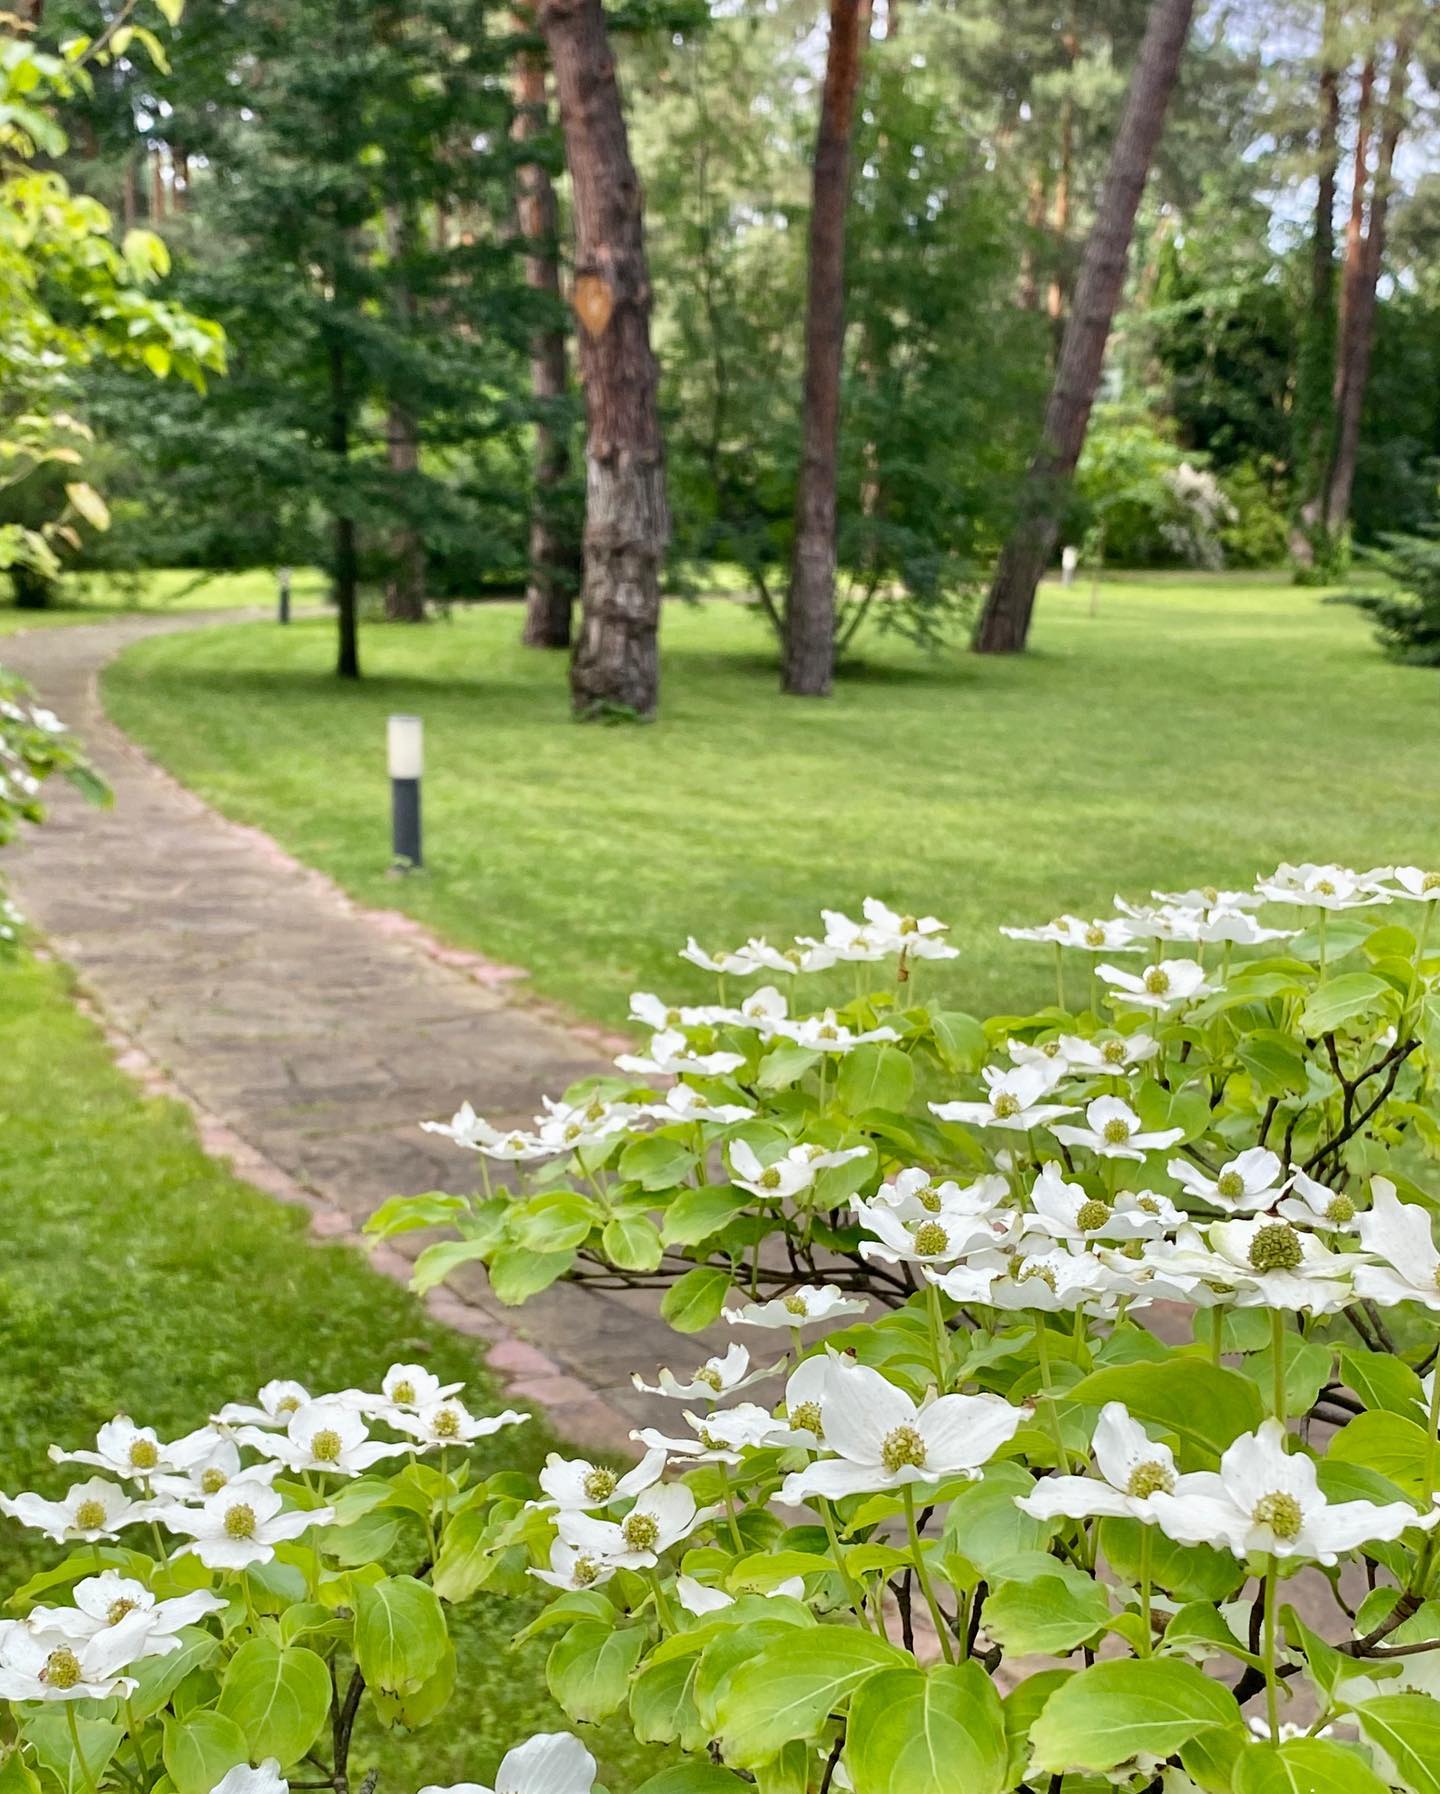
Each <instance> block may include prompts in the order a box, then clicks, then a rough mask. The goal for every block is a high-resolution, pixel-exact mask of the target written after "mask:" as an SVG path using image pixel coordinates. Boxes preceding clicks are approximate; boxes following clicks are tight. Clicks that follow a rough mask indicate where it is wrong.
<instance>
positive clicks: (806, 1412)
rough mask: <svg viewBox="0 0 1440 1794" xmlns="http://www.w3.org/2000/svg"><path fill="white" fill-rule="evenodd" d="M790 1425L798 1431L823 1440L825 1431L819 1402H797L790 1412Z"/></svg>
mask: <svg viewBox="0 0 1440 1794" xmlns="http://www.w3.org/2000/svg"><path fill="white" fill-rule="evenodd" d="M790 1424H791V1426H792V1427H795V1428H796V1429H797V1430H798V1431H802V1432H806V1433H814V1435H815V1437H816V1438H817V1439H823V1438H824V1436H825V1429H824V1428H823V1427H822V1425H821V1424H820V1404H819V1402H797V1403H796V1405H795V1406H794V1407H793V1408H792V1409H791V1410H790Z"/></svg>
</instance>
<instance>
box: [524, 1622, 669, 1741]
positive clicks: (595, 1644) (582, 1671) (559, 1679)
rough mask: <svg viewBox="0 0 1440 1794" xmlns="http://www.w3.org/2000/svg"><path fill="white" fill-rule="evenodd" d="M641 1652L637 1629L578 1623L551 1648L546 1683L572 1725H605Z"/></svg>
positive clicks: (640, 1631)
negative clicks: (571, 1721)
mask: <svg viewBox="0 0 1440 1794" xmlns="http://www.w3.org/2000/svg"><path fill="white" fill-rule="evenodd" d="M644 1648H645V1633H644V1630H643V1629H642V1628H641V1627H639V1626H607V1625H594V1624H592V1623H591V1622H590V1621H589V1620H582V1621H581V1622H580V1624H579V1625H577V1626H572V1627H571V1628H570V1630H569V1631H568V1632H567V1633H566V1634H565V1636H564V1638H562V1639H560V1640H559V1641H558V1642H557V1643H556V1644H554V1645H553V1646H552V1647H551V1650H550V1655H549V1657H548V1658H547V1659H546V1660H545V1680H546V1682H547V1683H548V1684H549V1687H550V1692H551V1694H553V1695H554V1696H555V1699H556V1700H557V1701H558V1702H559V1703H560V1705H561V1706H562V1707H563V1708H564V1709H565V1711H566V1712H567V1713H568V1714H569V1715H570V1717H571V1719H573V1720H576V1721H578V1722H580V1723H582V1724H594V1723H595V1722H596V1721H597V1720H601V1719H608V1718H609V1717H610V1715H611V1714H612V1713H613V1712H615V1711H616V1709H617V1708H618V1707H619V1706H620V1704H621V1702H622V1701H623V1700H624V1699H625V1694H626V1691H627V1689H628V1688H629V1685H630V1675H631V1672H632V1671H633V1670H634V1668H635V1665H636V1664H637V1663H638V1662H639V1661H640V1653H641V1651H643V1650H644Z"/></svg>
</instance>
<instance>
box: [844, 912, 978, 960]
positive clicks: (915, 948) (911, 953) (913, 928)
mask: <svg viewBox="0 0 1440 1794" xmlns="http://www.w3.org/2000/svg"><path fill="white" fill-rule="evenodd" d="M860 907H861V910H862V912H863V913H864V916H865V927H864V932H865V935H866V937H867V939H869V940H871V941H878V942H880V943H882V944H883V945H884V947H885V948H886V950H887V952H890V953H903V954H904V955H905V957H906V958H907V959H958V958H959V957H960V949H959V948H958V947H951V946H949V945H947V943H946V942H945V941H943V940H942V939H941V938H940V937H941V936H942V935H943V934H946V933H947V932H948V931H949V924H948V923H947V922H942V921H940V919H939V918H938V917H937V916H910V915H902V914H901V913H900V912H899V911H898V910H893V909H891V908H890V907H889V905H888V904H885V903H881V901H880V900H879V898H878V897H867V898H866V899H865V901H864V902H863V903H862V904H861V906H860ZM851 926H853V924H852V925H851Z"/></svg>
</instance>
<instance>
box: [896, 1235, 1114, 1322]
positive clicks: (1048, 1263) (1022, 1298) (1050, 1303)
mask: <svg viewBox="0 0 1440 1794" xmlns="http://www.w3.org/2000/svg"><path fill="white" fill-rule="evenodd" d="M1125 1262H1126V1261H1116V1263H1115V1264H1114V1265H1112V1264H1110V1263H1108V1262H1107V1261H1106V1260H1104V1259H1102V1258H1100V1257H1099V1256H1098V1255H1097V1254H1096V1253H1095V1252H1091V1251H1087V1250H1086V1249H1085V1248H1084V1247H1083V1246H1078V1245H1075V1244H1073V1243H1069V1242H1062V1243H1057V1244H1055V1245H1053V1246H1051V1247H1049V1249H1048V1250H1045V1251H1035V1250H1033V1249H1031V1250H1025V1249H1023V1248H1022V1250H1021V1251H1019V1252H1017V1253H1015V1254H1013V1255H1012V1256H1011V1258H1010V1259H1009V1261H1008V1263H1007V1264H1006V1265H1005V1266H1004V1267H1003V1270H1004V1274H1003V1275H1001V1276H997V1277H996V1278H995V1279H994V1280H993V1282H991V1284H990V1289H989V1293H988V1295H986V1296H983V1297H967V1296H965V1295H964V1294H963V1293H962V1289H963V1284H962V1277H963V1273H964V1272H966V1271H976V1270H978V1269H979V1268H980V1267H979V1264H978V1261H976V1260H974V1259H972V1260H971V1261H970V1262H969V1264H967V1265H964V1266H960V1267H958V1270H957V1272H955V1273H951V1274H950V1275H949V1276H946V1277H937V1276H935V1274H934V1273H933V1272H931V1271H927V1272H926V1276H928V1277H930V1278H931V1280H932V1281H933V1282H935V1283H938V1284H939V1286H940V1288H941V1289H942V1290H944V1291H945V1293H946V1294H947V1295H949V1296H953V1297H954V1298H955V1299H956V1300H957V1301H962V1302H963V1301H966V1300H975V1301H984V1302H987V1303H988V1304H989V1305H990V1307H992V1308H1003V1309H1007V1310H1011V1311H1015V1312H1023V1311H1025V1310H1038V1311H1039V1312H1041V1313H1043V1314H1064V1313H1070V1312H1071V1311H1073V1310H1074V1309H1076V1308H1083V1309H1085V1311H1086V1312H1087V1313H1090V1314H1106V1313H1109V1312H1111V1311H1113V1309H1114V1308H1115V1306H1116V1304H1117V1303H1118V1302H1119V1301H1120V1299H1121V1298H1122V1297H1125V1296H1130V1295H1132V1294H1133V1293H1134V1286H1133V1284H1132V1283H1131V1281H1130V1278H1129V1275H1128V1272H1127V1271H1126V1270H1125V1269H1124V1268H1121V1267H1123V1265H1124V1264H1125Z"/></svg>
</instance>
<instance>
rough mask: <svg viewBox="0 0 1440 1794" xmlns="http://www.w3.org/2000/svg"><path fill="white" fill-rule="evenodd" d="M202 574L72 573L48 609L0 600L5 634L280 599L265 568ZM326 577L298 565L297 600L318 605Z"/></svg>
mask: <svg viewBox="0 0 1440 1794" xmlns="http://www.w3.org/2000/svg"><path fill="white" fill-rule="evenodd" d="M198 578H199V576H198V575H197V574H195V573H192V572H189V571H187V570H186V569H185V568H183V567H177V568H169V569H165V570H163V571H159V572H153V573H140V574H136V575H135V576H134V578H133V579H130V578H126V579H118V578H115V577H112V576H108V575H102V574H86V573H68V574H66V575H65V577H64V578H63V579H62V580H61V582H60V592H59V597H58V599H57V601H56V603H55V604H54V605H53V606H51V607H50V608H49V609H47V610H17V609H16V608H15V606H14V605H13V604H9V603H0V636H7V635H14V634H15V633H16V632H17V631H18V630H21V629H54V628H63V627H64V626H65V625H66V624H69V623H97V622H100V621H102V620H103V619H104V618H105V617H106V616H114V615H126V614H131V613H134V612H136V611H196V610H235V609H241V608H243V607H248V606H249V605H252V604H261V605H273V604H274V603H275V576H274V574H273V573H270V572H269V571H267V570H266V569H263V568H262V569H259V570H258V571H253V572H249V573H217V574H215V575H214V576H213V577H211V578H207V579H205V580H204V581H203V583H199V584H197V580H198ZM324 589H325V582H324V580H323V578H322V577H321V575H320V574H319V573H317V572H315V571H314V570H313V569H311V568H301V569H299V570H298V571H297V572H296V574H295V578H294V583H293V586H292V589H291V595H292V597H293V599H294V601H295V603H296V604H313V603H315V602H316V601H317V600H318V599H319V598H321V597H322V596H323V594H324Z"/></svg>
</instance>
